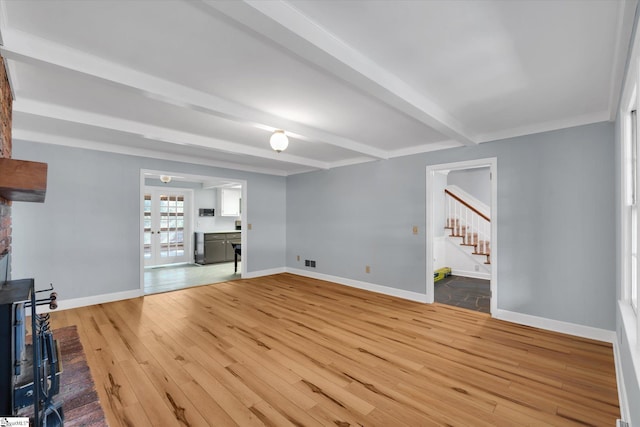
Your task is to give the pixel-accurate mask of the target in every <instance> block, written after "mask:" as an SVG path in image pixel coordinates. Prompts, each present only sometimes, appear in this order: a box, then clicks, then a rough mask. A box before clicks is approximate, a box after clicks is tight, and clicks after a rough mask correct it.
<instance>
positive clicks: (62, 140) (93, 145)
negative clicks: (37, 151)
mask: <svg viewBox="0 0 640 427" xmlns="http://www.w3.org/2000/svg"><path fill="white" fill-rule="evenodd" d="M11 137H12V139H13V140H14V141H28V142H38V143H40V144H53V145H61V146H64V147H73V148H84V149H90V150H95V151H103V152H107V153H116V154H124V155H128V156H138V157H148V158H151V159H160V160H170V161H174V162H183V163H193V164H196V165H204V166H212V167H218V168H225V169H234V170H241V171H246V172H255V173H262V174H266V175H276V176H288V175H290V174H289V173H287V172H285V171H283V170H279V169H270V168H263V167H257V166H248V165H245V164H240V163H234V162H224V161H222V162H221V161H216V160H209V159H204V158H202V157H196V156H190V155H183V154H175V153H166V152H163V151H159V150H149V149H146V148H138V147H127V146H122V145H117V144H111V143H106V142H99V141H93V140H86V139H79V138H70V137H67V136H60V135H52V134H49V133H44V132H38V131H34V130H28V129H20V128H17V129H13V130H12V134H11Z"/></svg>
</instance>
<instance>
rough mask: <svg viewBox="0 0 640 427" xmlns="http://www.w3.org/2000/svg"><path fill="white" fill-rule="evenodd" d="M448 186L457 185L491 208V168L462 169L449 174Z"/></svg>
mask: <svg viewBox="0 0 640 427" xmlns="http://www.w3.org/2000/svg"><path fill="white" fill-rule="evenodd" d="M447 185H457V186H458V187H460V188H462V189H463V190H464V191H466V192H467V193H469V194H470V195H472V196H473V197H475V198H476V199H478V200H479V201H481V202H482V203H484V204H485V205H487V206H489V207H491V178H490V170H489V168H473V169H461V170H454V171H451V172H449V174H448V175H447Z"/></svg>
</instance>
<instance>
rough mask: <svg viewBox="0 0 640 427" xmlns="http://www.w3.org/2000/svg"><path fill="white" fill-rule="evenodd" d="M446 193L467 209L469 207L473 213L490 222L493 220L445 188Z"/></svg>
mask: <svg viewBox="0 0 640 427" xmlns="http://www.w3.org/2000/svg"><path fill="white" fill-rule="evenodd" d="M444 192H445V193H446V194H448V195H450V196H451V197H453V198H454V199H456V200H457V201H459V202H460V203H462V204H463V205H465V206H466V207H468V208H469V209H471V210H472V211H473V212H475V213H477V214H478V215H479V216H481V217H482V218H484V219H486V220H487V221H488V222H491V219H490V218H489V217H488V216H486V215H485V214H483V213H482V212H480V211H479V210H478V209H476V208H474V207H473V206H471V205H470V204H469V203H467V202H465V201H464V200H462V199H461V198H460V197H458V196H456V195H455V194H453V193H452V192H451V191H449V190H447V189H446V188H445V190H444Z"/></svg>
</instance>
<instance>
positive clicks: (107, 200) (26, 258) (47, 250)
mask: <svg viewBox="0 0 640 427" xmlns="http://www.w3.org/2000/svg"><path fill="white" fill-rule="evenodd" d="M13 158H15V159H24V160H33V161H41V162H46V163H48V165H49V170H48V182H47V196H46V200H45V203H43V204H38V203H24V202H22V203H21V202H16V203H14V204H13V207H12V221H13V244H12V247H13V249H12V251H13V253H12V277H13V278H16V279H18V278H23V277H34V278H35V279H36V283H37V284H38V286H40V287H44V286H45V285H47V284H48V283H49V282H53V283H54V285H55V287H56V290H57V291H58V293H59V294H60V298H61V299H73V298H80V297H88V296H94V295H101V294H109V293H114V292H121V291H127V290H134V289H139V288H140V250H141V249H140V199H139V197H140V170H141V169H152V170H166V171H171V172H181V173H185V174H192V175H204V176H214V177H226V178H235V179H242V180H246V181H247V191H248V195H247V219H248V222H249V223H251V224H252V230H251V231H247V243H248V244H247V250H248V253H247V256H246V259H247V272H249V273H251V272H255V271H260V270H266V269H272V268H282V266H283V265H284V263H285V260H284V258H285V244H286V241H285V236H286V230H285V226H286V224H285V218H286V211H285V204H286V184H285V178H284V177H277V176H269V175H262V174H254V173H248V172H241V171H234V170H227V169H220V168H212V167H206V166H201V165H193V164H185V163H178V162H170V161H164V160H156V159H149V158H143V157H135V156H125V155H120V154H112V153H104V152H99V151H91V150H84V149H78V148H68V147H61V146H55V145H47V144H38V143H30V142H22V141H15V142H14V146H13Z"/></svg>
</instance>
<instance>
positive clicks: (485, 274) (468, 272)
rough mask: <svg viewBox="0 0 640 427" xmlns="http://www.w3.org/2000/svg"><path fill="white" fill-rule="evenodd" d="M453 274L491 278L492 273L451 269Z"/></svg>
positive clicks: (483, 278)
mask: <svg viewBox="0 0 640 427" xmlns="http://www.w3.org/2000/svg"><path fill="white" fill-rule="evenodd" d="M451 274H452V275H453V276H462V277H473V278H474V279H482V280H491V273H483V272H481V271H467V270H457V269H451Z"/></svg>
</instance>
